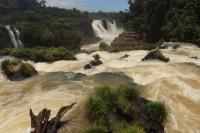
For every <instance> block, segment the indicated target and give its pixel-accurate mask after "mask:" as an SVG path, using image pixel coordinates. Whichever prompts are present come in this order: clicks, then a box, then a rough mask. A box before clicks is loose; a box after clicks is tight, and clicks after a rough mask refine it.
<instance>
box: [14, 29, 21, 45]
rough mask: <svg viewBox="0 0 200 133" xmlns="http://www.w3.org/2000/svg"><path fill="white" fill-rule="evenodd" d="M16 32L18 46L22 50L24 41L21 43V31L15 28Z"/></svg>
mask: <svg viewBox="0 0 200 133" xmlns="http://www.w3.org/2000/svg"><path fill="white" fill-rule="evenodd" d="M15 32H16V34H17V41H18V46H19V47H20V48H23V43H22V41H21V40H20V38H19V36H20V32H19V30H18V29H17V28H16V27H15Z"/></svg>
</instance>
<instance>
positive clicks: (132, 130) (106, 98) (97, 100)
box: [86, 84, 167, 133]
mask: <svg viewBox="0 0 200 133" xmlns="http://www.w3.org/2000/svg"><path fill="white" fill-rule="evenodd" d="M86 111H87V115H88V117H89V119H90V120H91V122H93V123H94V124H93V125H92V126H91V127H90V128H88V129H87V130H86V132H87V133H145V131H149V126H151V128H152V129H153V130H158V129H157V127H160V126H162V123H163V122H164V121H165V120H166V117H167V111H166V107H165V105H164V104H162V103H159V102H151V101H148V100H145V99H144V98H141V97H140V94H139V91H138V86H137V85H136V84H133V85H130V86H119V87H116V88H112V87H109V86H102V87H99V88H97V90H96V93H95V95H94V96H93V97H89V98H88V100H87V102H86ZM111 114H113V115H111ZM140 115H141V116H140ZM110 116H112V117H116V118H114V119H117V121H119V122H118V123H119V124H120V125H121V126H119V124H118V126H117V127H114V128H113V126H112V125H113V123H112V121H111V120H110ZM135 116H137V117H135ZM112 119H113V118H112ZM144 121H145V122H144ZM124 122H125V123H126V124H124ZM141 122H144V123H145V124H141ZM146 122H147V123H146ZM136 123H140V124H136ZM148 123H149V125H148ZM154 124H156V125H154ZM114 125H115V124H114ZM154 126H155V127H154ZM161 129H162V128H161Z"/></svg>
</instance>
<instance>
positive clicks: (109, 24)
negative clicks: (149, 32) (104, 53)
mask: <svg viewBox="0 0 200 133" xmlns="http://www.w3.org/2000/svg"><path fill="white" fill-rule="evenodd" d="M92 28H93V31H94V33H95V35H96V36H97V37H99V38H101V39H102V41H103V42H105V43H107V44H108V45H110V44H111V42H112V41H113V40H114V39H115V38H116V37H118V36H119V34H121V33H122V32H123V31H124V29H123V28H122V27H119V26H117V24H116V21H114V20H113V21H111V20H93V22H92ZM99 44H100V42H98V43H95V44H90V45H87V46H83V47H82V49H85V50H90V51H91V50H98V49H99Z"/></svg>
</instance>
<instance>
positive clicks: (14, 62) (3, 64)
mask: <svg viewBox="0 0 200 133" xmlns="http://www.w3.org/2000/svg"><path fill="white" fill-rule="evenodd" d="M19 63H20V61H19V60H14V59H13V60H11V59H5V60H4V61H2V62H1V69H5V68H6V67H7V66H8V65H17V64H19Z"/></svg>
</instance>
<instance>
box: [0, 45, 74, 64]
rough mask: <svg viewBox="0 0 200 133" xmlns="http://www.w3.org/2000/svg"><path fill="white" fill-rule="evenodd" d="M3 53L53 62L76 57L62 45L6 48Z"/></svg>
mask: <svg viewBox="0 0 200 133" xmlns="http://www.w3.org/2000/svg"><path fill="white" fill-rule="evenodd" d="M2 53H3V55H10V56H13V57H16V58H22V59H28V60H32V61H44V62H53V61H57V60H75V59H76V58H75V57H74V55H73V54H72V53H70V52H69V51H68V50H67V49H66V48H64V47H58V48H54V47H52V48H22V49H19V48H8V49H5V50H4V51H3V52H2Z"/></svg>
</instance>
